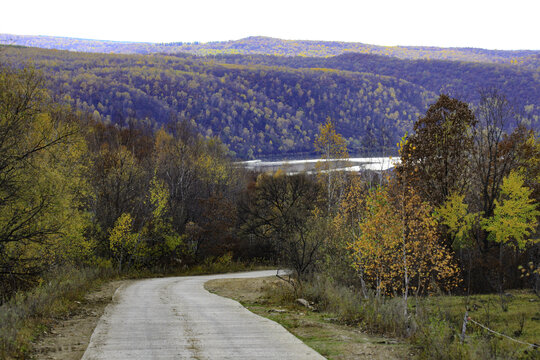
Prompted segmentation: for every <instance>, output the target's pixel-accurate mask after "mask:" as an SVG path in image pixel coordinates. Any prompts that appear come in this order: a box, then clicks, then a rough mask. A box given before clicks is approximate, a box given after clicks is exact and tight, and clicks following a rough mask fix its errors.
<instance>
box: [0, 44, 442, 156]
mask: <svg viewBox="0 0 540 360" xmlns="http://www.w3.org/2000/svg"><path fill="white" fill-rule="evenodd" d="M4 56H5V59H7V61H9V62H11V63H12V64H23V63H31V64H33V65H34V66H35V67H37V68H38V69H40V70H42V71H43V74H44V76H45V77H46V78H47V80H48V84H49V85H48V86H49V88H50V89H51V90H52V91H53V92H54V93H55V94H56V95H57V96H58V97H60V98H62V99H63V100H64V101H66V102H67V103H69V104H71V105H74V106H76V107H78V108H80V109H82V110H85V111H88V112H90V113H93V114H94V116H95V117H96V118H101V119H104V120H106V121H111V122H113V123H120V124H123V123H125V121H126V120H128V119H138V120H144V119H149V120H150V121H151V122H157V123H162V124H163V123H167V122H169V121H170V120H171V119H177V118H180V119H185V120H188V121H191V122H192V123H194V124H195V126H196V127H197V129H198V130H199V131H200V132H201V133H203V134H204V135H208V136H211V135H219V136H220V138H221V139H222V140H223V141H224V142H225V143H226V144H228V145H229V147H230V149H231V150H233V151H234V152H236V154H237V155H238V156H239V157H242V158H250V157H259V156H263V155H272V154H286V153H313V152H314V149H313V140H314V139H315V134H316V133H317V132H318V127H319V125H320V124H322V123H323V122H325V121H326V119H327V118H331V119H336V123H337V129H338V131H340V133H342V134H343V135H344V136H345V137H346V138H347V140H348V142H349V147H350V149H351V151H352V152H367V151H370V150H378V151H380V150H381V149H382V148H383V147H385V148H394V144H395V143H396V141H397V139H399V138H400V137H401V135H402V134H403V133H404V132H405V131H407V130H410V128H411V124H412V122H413V121H414V119H415V118H417V117H418V114H420V113H421V112H423V111H424V110H425V109H426V108H427V106H428V105H429V103H430V102H431V101H432V100H433V99H434V97H435V94H434V93H431V92H428V91H426V90H425V89H423V88H422V87H420V86H417V85H414V84H412V83H410V82H407V81H405V80H401V79H397V78H395V77H389V76H380V75H375V74H368V73H357V72H350V71H323V70H314V69H292V68H286V67H270V66H262V65H237V64H220V63H217V62H216V61H214V60H213V59H207V58H199V57H192V56H185V57H177V56H174V57H173V56H163V55H148V56H139V55H105V54H83V53H71V52H61V51H52V50H39V49H21V48H5V50H4Z"/></svg>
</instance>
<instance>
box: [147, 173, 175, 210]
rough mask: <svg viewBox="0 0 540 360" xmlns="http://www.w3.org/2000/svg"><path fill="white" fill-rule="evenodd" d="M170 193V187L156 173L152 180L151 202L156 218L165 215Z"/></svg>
mask: <svg viewBox="0 0 540 360" xmlns="http://www.w3.org/2000/svg"><path fill="white" fill-rule="evenodd" d="M169 195H170V194H169V189H168V188H167V187H166V185H165V183H164V182H163V181H161V180H159V179H158V178H157V177H156V176H155V175H154V177H153V178H152V180H151V181H150V204H151V205H152V207H153V211H152V214H153V216H154V218H155V219H161V218H163V216H164V215H165V212H166V210H167V205H168V201H169Z"/></svg>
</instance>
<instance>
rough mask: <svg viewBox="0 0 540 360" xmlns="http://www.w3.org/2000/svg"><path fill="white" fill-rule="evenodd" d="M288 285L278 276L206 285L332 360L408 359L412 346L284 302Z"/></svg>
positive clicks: (207, 287) (212, 290)
mask: <svg viewBox="0 0 540 360" xmlns="http://www.w3.org/2000/svg"><path fill="white" fill-rule="evenodd" d="M287 286H288V285H287V284H285V283H284V282H283V281H281V280H279V279H276V278H275V277H269V278H256V279H222V280H212V281H209V282H207V283H206V284H205V288H206V289H207V290H209V291H210V292H213V293H216V294H218V295H221V296H225V297H229V298H232V299H234V300H237V301H239V302H240V303H241V304H242V305H244V306H245V307H246V308H248V309H249V310H250V311H252V312H254V313H255V314H257V315H260V316H263V317H266V318H269V319H271V320H273V321H276V322H278V323H279V324H281V325H283V326H284V327H285V328H286V329H287V330H288V331H290V332H291V333H292V334H294V335H295V336H297V337H298V338H299V339H300V340H302V341H303V342H304V343H306V344H307V345H308V346H310V347H311V348H313V349H314V350H316V351H317V352H319V353H320V354H322V355H323V356H325V357H327V358H328V359H339V360H348V359H351V360H352V359H407V358H410V357H411V349H410V347H409V346H407V345H405V344H403V343H401V342H398V341H396V340H395V339H390V338H384V337H379V336H372V335H368V334H366V333H365V332H362V331H361V329H359V328H358V327H352V326H347V325H345V324H342V323H340V322H339V319H338V317H337V316H336V315H335V314H332V313H328V312H315V311H310V310H309V309H307V308H306V307H304V306H302V305H299V304H295V303H294V299H293V298H289V299H288V300H287V301H285V302H284V301H283V299H284V296H285V297H287V296H288V295H287V294H288V293H289V291H288V289H287Z"/></svg>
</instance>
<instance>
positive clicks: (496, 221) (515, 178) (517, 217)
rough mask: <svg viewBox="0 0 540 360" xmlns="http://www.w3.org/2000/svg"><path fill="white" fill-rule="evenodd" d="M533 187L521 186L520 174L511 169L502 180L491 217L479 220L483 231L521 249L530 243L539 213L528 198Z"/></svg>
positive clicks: (522, 182) (535, 240) (534, 240)
mask: <svg viewBox="0 0 540 360" xmlns="http://www.w3.org/2000/svg"><path fill="white" fill-rule="evenodd" d="M531 193H532V190H530V189H529V188H527V187H526V186H525V185H524V179H523V176H522V175H520V174H519V173H517V172H515V171H512V172H511V173H510V174H509V175H508V176H507V177H505V178H504V179H503V183H502V185H501V192H500V195H499V199H497V200H495V209H494V211H493V216H492V217H491V218H488V219H484V220H483V221H482V226H483V228H484V229H485V230H487V231H488V232H490V234H492V236H493V238H494V240H495V241H496V242H498V243H511V244H512V245H514V246H515V247H517V248H519V249H524V248H525V247H526V246H527V244H529V243H531V242H532V243H536V242H538V241H540V240H538V239H533V240H529V239H528V237H529V235H531V232H532V231H534V229H536V227H537V225H538V222H537V217H538V216H539V215H540V212H539V211H538V209H537V208H538V204H537V203H535V202H534V200H533V199H531V198H530V195H531ZM511 241H513V242H511Z"/></svg>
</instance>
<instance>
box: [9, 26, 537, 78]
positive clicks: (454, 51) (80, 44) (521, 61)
mask: <svg viewBox="0 0 540 360" xmlns="http://www.w3.org/2000/svg"><path fill="white" fill-rule="evenodd" d="M0 44H4V45H20V46H30V47H39V48H46V49H57V50H69V51H81V52H99V53H117V54H153V53H164V54H176V53H190V54H195V55H203V56H205V55H215V54H240V55H249V54H265V55H278V56H307V57H328V56H336V55H341V54H345V53H361V54H374V55H383V56H390V57H396V58H399V59H408V60H415V59H426V60H452V61H467V62H485V63H496V64H512V65H519V66H525V67H528V68H532V69H537V68H538V67H539V66H540V50H487V49H479V48H439V47H427V46H379V45H370V44H363V43H356V42H340V41H313V40H282V39H277V38H270V37H264V36H251V37H248V38H245V39H240V40H232V41H216V42H208V43H197V42H195V43H182V42H174V43H147V42H123V41H110V40H91V39H77V38H68V37H57V36H33V35H11V34H0Z"/></svg>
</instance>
